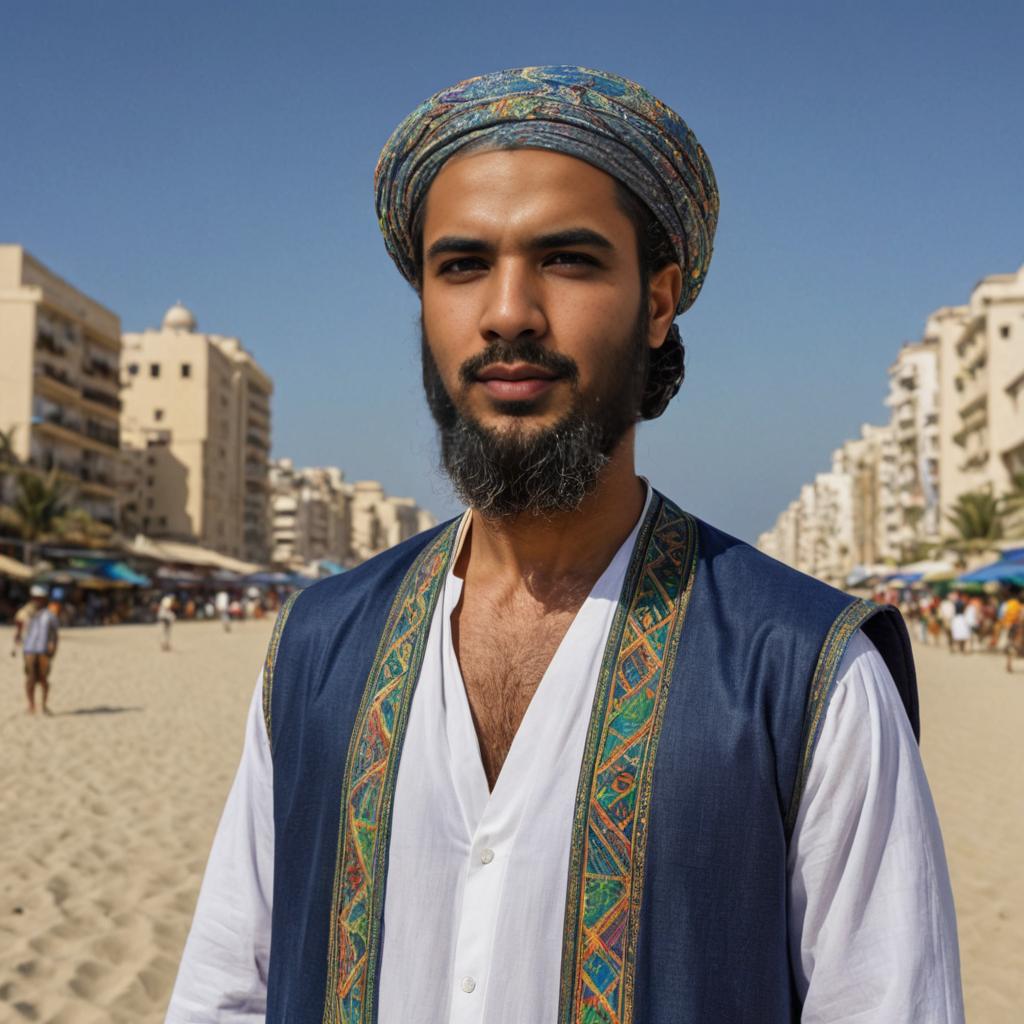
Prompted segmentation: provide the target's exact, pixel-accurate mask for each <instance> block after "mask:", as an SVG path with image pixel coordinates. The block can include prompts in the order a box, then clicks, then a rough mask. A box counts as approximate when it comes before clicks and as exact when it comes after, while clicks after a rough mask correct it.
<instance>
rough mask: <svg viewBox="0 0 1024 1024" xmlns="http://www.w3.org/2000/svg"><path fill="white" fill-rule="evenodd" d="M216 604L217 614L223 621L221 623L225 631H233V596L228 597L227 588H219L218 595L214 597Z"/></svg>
mask: <svg viewBox="0 0 1024 1024" xmlns="http://www.w3.org/2000/svg"><path fill="white" fill-rule="evenodd" d="M213 603H214V606H215V607H216V609H217V616H218V618H219V619H220V621H221V625H222V626H223V627H224V632H225V633H230V632H231V598H230V597H228V592H227V591H226V590H218V591H217V596H216V597H215V598H214V599H213Z"/></svg>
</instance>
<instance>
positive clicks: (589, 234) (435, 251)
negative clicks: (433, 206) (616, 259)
mask: <svg viewBox="0 0 1024 1024" xmlns="http://www.w3.org/2000/svg"><path fill="white" fill-rule="evenodd" d="M580 245H587V246H591V247H592V248H595V249H609V250H611V249H614V248H615V246H614V245H613V244H612V243H611V242H610V241H609V240H608V239H607V238H605V236H604V235H602V234H600V233H598V232H597V231H592V230H591V229H590V228H568V229H567V230H565V231H556V232H553V233H552V234H549V235H538V236H537V237H536V238H534V239H531V241H530V243H529V246H528V247H529V248H530V249H564V248H570V247H572V246H580ZM493 251H494V246H493V245H491V244H490V243H489V242H485V241H483V239H480V238H468V237H461V236H459V235H445V236H444V237H442V238H439V239H437V241H436V242H433V243H432V244H431V246H430V248H429V249H427V252H426V258H427V259H428V260H429V259H433V258H434V257H435V256H442V255H444V254H450V253H491V252H493Z"/></svg>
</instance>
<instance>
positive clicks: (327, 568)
mask: <svg viewBox="0 0 1024 1024" xmlns="http://www.w3.org/2000/svg"><path fill="white" fill-rule="evenodd" d="M317 568H318V569H319V570H320V572H321V573H323V574H324V575H326V576H337V575H338V573H339V572H344V571H345V566H343V565H339V564H338V563H337V562H332V561H331V560H330V559H329V558H321V559H320V561H319V562H318V563H317Z"/></svg>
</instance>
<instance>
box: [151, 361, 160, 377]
mask: <svg viewBox="0 0 1024 1024" xmlns="http://www.w3.org/2000/svg"><path fill="white" fill-rule="evenodd" d="M149 375H150V377H159V376H160V364H159V363H150V364H149Z"/></svg>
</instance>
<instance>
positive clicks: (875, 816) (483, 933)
mask: <svg viewBox="0 0 1024 1024" xmlns="http://www.w3.org/2000/svg"><path fill="white" fill-rule="evenodd" d="M649 494H650V492H648V500H650V497H649ZM641 521H642V517H641ZM466 522H468V518H467V520H466ZM638 528H639V523H638V524H637V528H635V529H634V531H633V533H632V534H631V535H630V536H629V538H628V539H627V540H626V541H625V542H624V544H623V545H622V547H621V548H620V550H619V551H618V552H617V553H616V555H615V556H614V557H613V559H612V561H611V563H610V564H609V565H608V567H607V568H606V570H605V571H604V573H603V574H602V576H601V577H600V579H599V580H598V581H597V583H596V584H595V585H594V588H593V590H592V591H591V593H590V595H589V596H588V597H587V599H586V600H585V602H584V604H583V606H582V607H581V608H580V611H579V613H578V614H577V616H576V618H575V620H574V622H573V623H572V625H571V626H570V628H569V630H568V632H567V633H566V635H565V638H564V639H563V641H562V643H561V645H560V646H559V648H558V650H557V651H556V653H555V655H554V657H553V658H552V660H551V663H550V665H549V666H548V669H547V671H546V672H545V674H544V677H543V678H542V680H541V682H540V684H539V686H538V688H537V691H536V693H535V694H534V697H533V699H532V701H531V702H530V705H529V707H528V708H527V711H526V714H525V716H524V718H523V720H522V723H521V725H520V727H519V731H518V732H517V734H516V737H515V740H514V742H513V744H512V747H511V748H510V750H509V753H508V757H507V760H506V761H505V763H504V766H503V767H502V770H501V773H500V775H499V777H498V780H497V782H496V784H495V787H494V790H493V791H490V790H489V789H488V784H487V779H486V776H485V774H484V769H483V764H482V761H481V759H480V749H479V744H478V741H477V737H476V732H475V728H474V725H473V720H472V716H471V713H470V709H469V702H468V698H467V696H466V691H465V686H464V684H463V680H462V675H461V672H460V670H459V664H458V659H457V657H456V655H455V649H454V645H453V643H452V629H451V617H452V613H453V612H454V610H455V609H456V607H457V605H458V603H459V599H460V597H461V592H462V581H461V580H460V579H459V578H458V577H457V576H456V575H455V574H454V571H453V569H451V570H449V574H448V577H447V579H446V581H445V584H444V592H443V594H442V596H441V599H440V601H439V602H438V606H437V610H436V611H435V614H434V618H433V620H432V622H431V629H430V634H429V638H428V641H427V650H426V654H425V657H424V661H423V667H422V670H421V674H420V679H419V683H418V686H417V689H416V692H415V696H414V698H413V702H412V708H411V711H410V715H409V724H408V731H407V734H406V738H405V745H404V748H403V754H402V759H401V762H400V764H399V771H398V780H397V787H396V793H395V804H394V814H393V824H392V835H391V842H390V848H389V867H388V877H387V889H386V895H385V903H384V945H383V951H382V963H381V976H380V977H381V980H380V1007H379V1020H380V1021H381V1024H444V1022H448V1024H523V1022H524V1021H531V1022H533V1021H536V1022H539V1024H540V1022H545V1021H550V1022H552V1024H553V1022H554V1021H555V1020H556V1019H557V1009H558V991H559V974H560V967H561V950H562V925H563V919H564V912H565V898H566V878H567V875H568V863H569V846H570V837H571V828H570V822H571V819H572V813H573V807H574V801H575V797H576V786H577V781H578V776H579V766H580V762H581V759H582V753H583V747H584V743H585V738H586V731H587V725H588V722H589V717H590V707H591V704H592V701H593V697H594V692H595V689H596V685H597V679H598V674H599V671H600V665H601V660H602V657H603V654H604V648H605V643H606V641H607V638H608V635H609V632H610V629H611V625H612V619H613V617H614V614H615V609H616V605H617V602H618V598H619V593H620V591H621V588H622V584H623V582H624V579H625V575H626V572H627V568H628V565H629V560H630V555H631V553H632V549H633V545H634V543H635V541H636V534H637V529H638ZM464 532H465V523H464V527H463V533H464ZM460 543H461V539H460ZM456 560H457V559H456V558H455V557H453V558H452V560H451V565H452V567H454V565H455V563H456ZM260 690H261V687H260V686H257V691H256V693H255V694H254V697H253V701H252V704H251V706H250V711H249V718H248V724H247V730H246V740H245V747H244V752H243V755H242V762H241V765H240V767H239V770H238V775H237V777H236V779H235V782H234V785H233V787H232V790H231V793H230V795H229V797H228V802H227V805H226V807H225V810H224V814H223V816H222V819H221V822H220V826H219V828H218V830H217V836H216V838H215V841H214V845H213V849H212V852H211V854H210V859H209V863H208V865H207V869H206V875H205V878H204V881H203V885H202V889H201V892H200V896H199V902H198V904H197V908H196V914H195V919H194V922H193V925H192V930H191V933H190V935H189V938H188V942H187V944H186V947H185V953H184V956H183V959H182V963H181V967H180V970H179V974H178V980H177V983H176V985H175V989H174V994H173V996H172V999H171V1004H170V1008H169V1010H168V1015H167V1021H168V1024H255V1022H257V1021H263V1019H264V1013H265V1007H266V978H267V970H268V964H269V951H270V925H271V911H272V892H273V861H274V857H273V851H274V825H273V782H272V765H271V758H270V750H269V744H268V741H267V734H266V729H265V725H264V721H263V715H262V704H261V699H260V697H261V694H260ZM788 872H789V881H790V885H789V919H790V958H791V962H792V964H793V969H794V977H795V980H796V985H797V989H798V992H799V994H800V996H801V998H802V999H803V1004H804V1006H803V1015H802V1018H801V1019H802V1021H803V1022H804V1024H825V1022H839V1021H853V1020H871V1021H873V1022H878V1024H883V1022H892V1024H897V1022H900V1024H905V1022H909V1021H914V1022H915V1024H960V1022H962V1020H963V1007H962V997H961V993H960V981H959V962H958V952H957V939H956V922H955V916H954V911H953V902H952V896H951V892H950V886H949V878H948V873H947V869H946V862H945V856H944V853H943V848H942V839H941V835H940V833H939V826H938V821H937V819H936V815H935V809H934V806H933V804H932V800H931V796H930V794H929V791H928V785H927V782H926V780H925V777H924V771H923V768H922V766H921V761H920V756H919V753H918V749H917V745H916V743H915V741H914V737H913V734H912V732H911V729H910V725H909V722H908V721H907V717H906V714H905V713H904V710H903V707H902V704H901V703H900V699H899V696H898V694H897V692H896V688H895V685H894V683H893V681H892V678H891V676H890V675H889V672H888V669H887V668H886V667H885V663H884V661H883V660H882V658H881V656H880V655H879V654H878V652H877V651H876V650H875V648H874V647H873V646H872V644H871V642H870V641H869V640H868V639H867V638H866V637H865V636H864V635H863V634H858V635H857V636H856V637H854V639H853V640H852V641H851V643H850V645H849V647H848V649H847V652H846V655H845V657H844V660H843V663H842V665H841V667H840V672H839V679H838V682H837V686H836V690H835V693H834V695H833V698H832V701H831V703H830V706H829V709H828V711H827V713H826V718H825V722H824V725H823V727H822V733H821V736H820V739H819V743H818V748H817V752H816V755H815V758H814V761H813V763H812V766H811V770H810V775H809V778H808V782H807V787H806V790H805V795H804V798H803V802H802V805H801V809H800V813H799V816H798V819H797V823H796V827H795V831H794V834H793V837H792V840H791V843H790V855H789V863H788ZM709 926H713V922H709ZM638 1024H639V1022H638Z"/></svg>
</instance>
